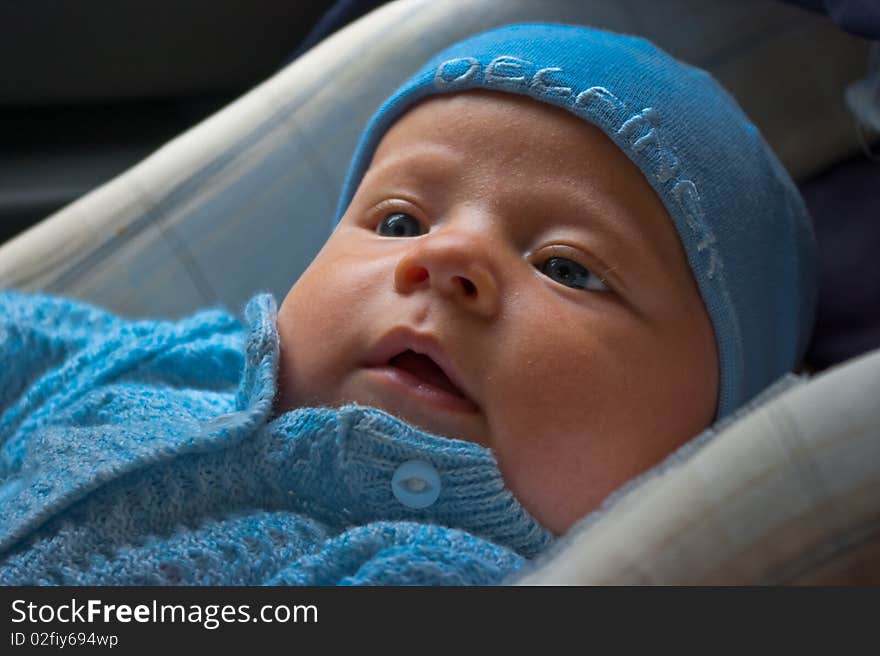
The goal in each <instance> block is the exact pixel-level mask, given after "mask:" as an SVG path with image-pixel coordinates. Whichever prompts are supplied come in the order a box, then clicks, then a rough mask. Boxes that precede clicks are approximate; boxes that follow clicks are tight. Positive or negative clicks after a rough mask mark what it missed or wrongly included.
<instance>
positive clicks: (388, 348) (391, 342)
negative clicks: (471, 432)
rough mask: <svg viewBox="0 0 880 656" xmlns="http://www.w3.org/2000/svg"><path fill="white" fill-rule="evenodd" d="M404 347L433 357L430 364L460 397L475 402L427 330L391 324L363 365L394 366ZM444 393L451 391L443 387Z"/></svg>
mask: <svg viewBox="0 0 880 656" xmlns="http://www.w3.org/2000/svg"><path fill="white" fill-rule="evenodd" d="M407 351H412V352H413V353H418V354H421V355H425V356H427V357H429V358H430V359H431V360H433V362H434V364H435V365H437V367H438V368H439V369H440V370H441V371H442V372H443V374H445V376H446V377H447V378H448V379H449V381H450V382H451V383H452V385H454V386H455V388H456V390H455V391H456V392H458V394H459V395H460V396H461V397H462V399H463V400H465V401H467V402H469V403H470V404H472V405H473V406H474V407H475V408H476V407H477V403H476V402H475V401H474V397H473V396H472V395H471V393H470V391H469V390H468V388H467V386H466V385H465V383H464V377H463V376H462V374H461V373H460V372H459V370H458V369H457V367H456V366H455V364H454V363H453V362H452V359H451V358H450V357H449V356H448V355H447V353H446V352H445V351H444V350H443V348H442V347H441V346H440V342H439V341H438V340H437V338H436V337H434V336H433V335H430V334H428V333H420V332H418V331H415V330H412V329H411V328H407V327H398V328H394V329H392V330H391V331H389V332H388V333H386V334H385V335H384V336H383V337H382V338H381V339H380V340H379V341H378V342H377V344H376V345H375V346H374V347H373V348H372V349H371V350H370V353H369V355H368V357H367V361H366V365H367V366H368V367H385V366H394V365H393V364H391V361H392V360H393V359H394V358H395V357H396V356H398V355H402V354H404V353H406V352H407ZM444 392H445V393H447V394H452V392H449V391H447V390H444Z"/></svg>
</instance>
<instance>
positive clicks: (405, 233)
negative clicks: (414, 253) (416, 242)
mask: <svg viewBox="0 0 880 656" xmlns="http://www.w3.org/2000/svg"><path fill="white" fill-rule="evenodd" d="M376 232H377V233H378V234H380V235H382V236H383V237H418V236H419V235H421V234H422V233H423V230H422V224H421V223H419V222H418V221H417V220H416V219H414V218H413V217H411V216H410V215H409V214H404V213H402V212H397V213H395V214H389V215H388V216H386V217H385V218H384V219H382V220H381V221H380V222H379V225H378V226H376Z"/></svg>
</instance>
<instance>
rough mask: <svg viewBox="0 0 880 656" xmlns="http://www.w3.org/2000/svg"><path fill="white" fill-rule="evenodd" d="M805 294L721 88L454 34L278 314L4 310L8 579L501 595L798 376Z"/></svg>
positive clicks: (780, 217) (786, 225) (798, 233)
mask: <svg viewBox="0 0 880 656" xmlns="http://www.w3.org/2000/svg"><path fill="white" fill-rule="evenodd" d="M814 269H815V262H814V247H813V242H812V232H811V227H810V221H809V217H808V216H807V214H806V211H805V209H804V206H803V203H802V202H801V200H800V197H799V195H798V193H797V190H796V187H795V186H794V184H793V183H792V181H791V180H790V179H789V177H788V176H787V174H786V173H785V172H784V171H783V169H782V167H781V166H780V164H779V163H778V161H777V160H776V158H775V157H774V156H773V154H772V153H771V151H770V150H769V148H768V147H767V145H766V144H765V143H764V142H763V140H762V139H761V137H760V135H759V134H758V132H757V130H756V129H755V128H754V126H752V125H751V124H750V123H749V122H748V120H747V119H746V118H745V116H744V115H743V114H742V112H741V111H740V110H739V108H738V107H737V106H736V104H735V102H734V101H733V100H732V99H731V98H730V97H729V96H728V95H727V94H726V93H725V92H724V91H723V90H722V89H721V88H720V87H719V86H718V85H717V84H716V83H715V82H714V81H713V80H712V79H711V78H710V77H709V76H708V75H706V74H705V73H703V72H701V71H698V70H696V69H693V68H691V67H688V66H686V65H684V64H681V63H679V62H677V61H675V60H673V59H672V58H670V57H669V56H668V55H666V54H664V53H662V52H661V51H659V50H657V49H656V48H655V47H654V46H652V45H650V44H649V43H647V42H645V41H643V40H640V39H634V38H631V37H625V36H621V35H615V34H610V33H606V32H601V31H597V30H592V29H587V28H582V27H574V26H561V25H515V26H508V27H504V28H499V29H496V30H492V31H490V32H487V33H484V34H481V35H477V36H475V37H471V38H469V39H467V40H465V41H463V42H461V43H459V44H456V45H454V46H452V47H451V48H449V49H447V50H446V51H444V52H443V53H440V54H439V55H438V56H437V57H435V58H434V59H433V60H432V61H430V62H429V63H428V64H427V65H426V66H425V67H423V69H422V70H421V71H420V72H419V73H417V74H416V75H415V76H414V77H413V78H411V79H410V80H409V81H408V82H407V83H405V84H404V85H403V86H402V87H401V88H400V89H399V90H398V91H397V92H396V93H395V94H393V95H392V96H391V98H390V99H389V100H388V101H386V103H385V104H384V105H383V106H382V108H380V110H379V111H378V112H377V114H376V115H375V116H374V118H373V120H372V121H371V123H370V124H369V126H368V128H367V130H366V132H365V134H364V137H363V139H362V141H361V144H360V146H359V148H358V151H357V153H356V155H355V158H354V162H353V164H352V168H351V170H350V173H349V177H348V180H347V182H346V185H345V188H344V190H343V194H342V197H341V199H340V203H339V218H338V225H337V227H336V229H335V231H334V232H333V234H332V235H331V237H330V238H329V240H328V241H327V243H326V245H325V246H324V248H323V249H322V251H321V252H320V253H319V254H318V256H317V257H316V258H315V260H314V261H313V262H312V264H311V266H310V267H309V268H308V270H307V271H306V272H305V273H304V274H303V275H302V276H301V277H300V279H299V280H298V281H297V282H296V284H295V285H294V286H293V288H292V289H291V290H290V292H289V294H288V295H287V298H286V299H285V300H284V302H283V304H282V306H281V308H280V310H279V311H278V313H277V318H276V316H275V309H274V308H275V306H274V302H273V300H272V299H271V297H268V296H266V295H261V296H257V297H255V298H254V299H253V300H252V301H251V302H250V303H249V305H248V307H247V312H246V316H247V319H248V324H249V327H248V329H247V331H246V334H242V331H241V330H240V329H239V327H238V325H237V323H236V322H235V320H234V319H233V318H232V317H230V316H228V315H227V314H225V313H223V312H218V311H214V312H206V313H201V314H199V315H196V316H194V317H192V318H190V319H187V320H184V321H181V322H178V323H168V322H127V321H123V320H121V319H118V318H116V317H112V316H110V315H108V314H106V313H104V312H102V311H100V310H98V309H95V308H90V307H88V306H84V305H82V304H79V303H73V302H70V301H63V300H60V299H52V298H48V297H30V296H25V295H21V294H15V293H8V294H6V295H4V296H3V297H2V298H0V304H2V306H3V312H4V314H5V318H4V319H2V321H4V322H5V324H0V335H4V334H5V341H4V340H0V342H2V343H3V346H2V354H3V357H4V361H9V362H12V363H13V366H12V367H11V371H14V372H15V373H8V374H3V375H2V379H0V382H2V386H0V412H2V413H3V414H2V415H0V444H2V446H3V452H2V457H3V460H2V462H0V481H2V487H0V503H2V504H3V508H4V512H3V519H2V522H0V525H2V532H0V581H2V582H5V583H91V584H157V583H184V584H187V583H189V584H191V583H213V584H218V583H220V584H243V583H244V584H247V583H251V584H253V583H271V584H327V583H386V584H388V583H391V584H397V583H420V584H426V583H427V584H434V583H440V584H451V583H464V584H487V583H498V582H501V581H503V580H504V579H505V577H507V576H509V575H510V574H512V573H513V572H515V571H516V570H517V569H519V568H520V567H522V566H523V564H525V563H526V562H527V560H526V559H528V558H531V557H534V556H535V555H537V554H538V553H540V552H541V551H543V550H544V549H545V548H546V547H547V546H548V545H549V544H551V543H552V541H553V539H554V536H558V535H561V534H563V533H564V532H565V531H567V530H568V529H569V528H570V527H571V526H572V525H573V524H574V523H575V522H576V521H578V520H579V519H580V518H582V517H584V516H586V515H587V514H588V513H590V512H591V511H592V510H594V509H596V508H597V507H599V505H600V504H601V503H602V501H603V500H604V499H606V498H607V497H608V495H609V494H610V493H611V492H613V491H614V490H615V489H617V488H619V487H620V486H621V485H622V484H624V483H625V482H627V481H628V480H630V479H632V478H633V477H634V476H636V475H638V474H640V473H642V472H644V471H646V470H648V469H650V468H651V467H652V466H654V465H655V464H657V463H659V462H660V461H661V460H663V459H664V458H665V457H666V456H667V455H669V454H670V453H672V452H673V451H675V450H676V449H677V448H678V447H679V446H681V445H682V444H684V443H685V442H687V441H688V440H690V439H691V438H693V437H694V436H696V435H697V434H699V433H700V432H701V431H703V430H704V429H705V428H707V427H708V426H710V425H711V424H712V423H713V422H714V421H716V420H717V419H721V418H723V417H725V416H728V415H729V414H730V413H731V412H733V411H734V410H735V409H737V408H738V407H740V406H741V405H742V404H743V403H745V402H746V401H748V400H749V399H750V398H752V397H753V396H755V395H756V394H757V393H758V392H760V391H761V390H762V389H764V388H765V387H767V386H768V385H769V384H770V383H772V382H773V381H774V380H775V379H777V378H778V377H780V376H782V375H783V374H785V373H786V372H788V371H791V370H792V369H793V368H795V367H796V366H797V364H798V361H799V358H800V354H801V353H802V352H803V349H804V347H805V345H806V340H807V338H808V336H809V330H810V327H811V325H812V312H813V305H814V295H815V291H814V290H815V283H814ZM4 325H5V328H3V326H4Z"/></svg>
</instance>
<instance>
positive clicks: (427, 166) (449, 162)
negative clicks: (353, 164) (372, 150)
mask: <svg viewBox="0 0 880 656" xmlns="http://www.w3.org/2000/svg"><path fill="white" fill-rule="evenodd" d="M462 164H463V160H462V156H461V154H460V153H458V152H456V151H455V149H453V148H450V147H449V146H445V145H443V144H439V143H431V142H428V143H422V144H419V145H418V146H408V147H407V148H405V149H401V150H396V151H392V152H391V153H389V154H385V153H382V152H381V151H377V153H376V157H374V158H373V161H372V162H371V163H370V168H368V169H367V172H366V174H364V178H366V177H367V176H374V177H378V176H382V175H385V174H387V173H389V172H393V173H395V174H399V173H400V172H403V173H409V174H411V175H425V174H430V173H434V174H440V173H449V172H454V171H455V170H456V169H458V168H459V167H461V166H462Z"/></svg>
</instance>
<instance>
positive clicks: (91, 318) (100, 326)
mask: <svg viewBox="0 0 880 656" xmlns="http://www.w3.org/2000/svg"><path fill="white" fill-rule="evenodd" d="M121 321H122V320H121V319H118V318H116V317H114V316H113V315H111V314H109V313H108V312H105V311H103V310H100V309H98V308H95V307H92V306H90V305H87V304H85V303H81V302H78V301H74V300H69V299H62V298H58V297H53V296H46V295H41V294H27V293H21V292H15V291H0V363H2V366H0V417H3V416H4V415H5V414H6V413H7V412H8V411H9V410H10V409H11V408H12V407H13V406H14V405H15V403H16V402H17V401H18V400H19V399H20V397H21V396H22V394H23V393H24V392H25V390H27V389H28V388H30V387H31V386H32V385H33V383H34V382H35V381H36V380H38V379H39V378H41V377H42V376H43V375H45V374H46V373H47V372H49V371H51V370H52V369H54V368H56V367H58V366H59V365H60V364H61V363H63V362H64V361H65V360H67V359H69V358H70V357H72V356H74V355H75V354H76V353H77V352H79V351H80V350H82V349H84V348H86V347H87V346H88V345H89V344H90V343H92V342H94V341H95V340H98V339H100V338H101V336H102V335H105V334H106V333H107V332H108V331H110V330H112V329H113V327H114V325H115V324H117V323H119V322H121ZM0 426H2V421H0ZM2 441H5V436H3V434H2V433H0V444H2Z"/></svg>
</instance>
